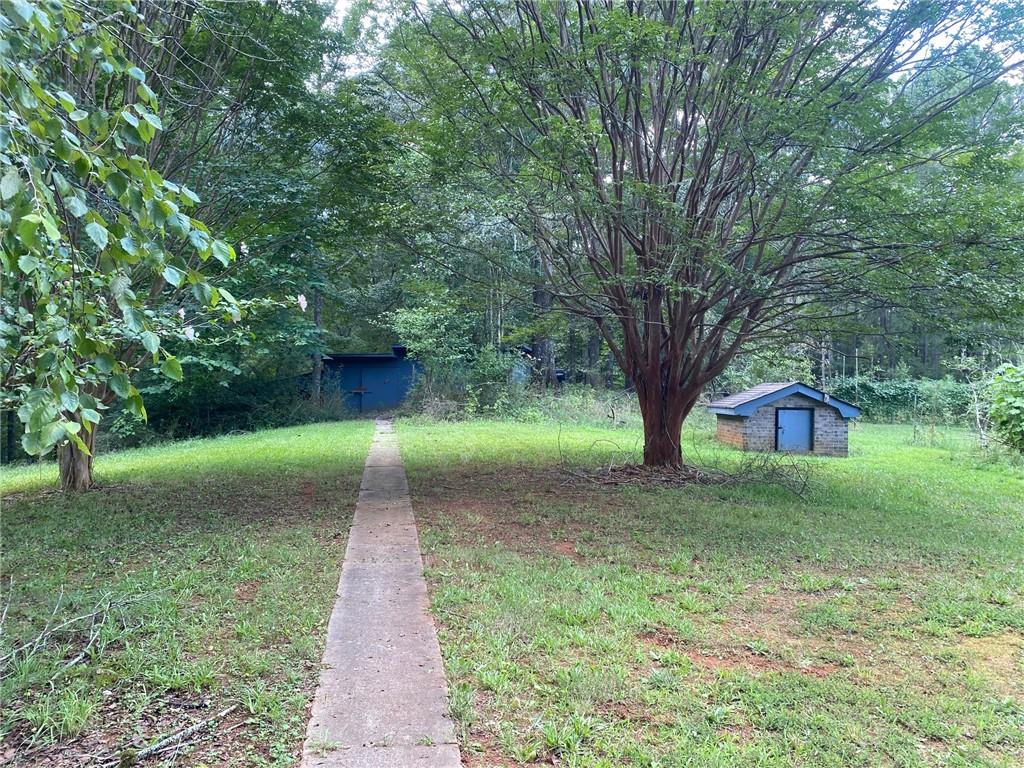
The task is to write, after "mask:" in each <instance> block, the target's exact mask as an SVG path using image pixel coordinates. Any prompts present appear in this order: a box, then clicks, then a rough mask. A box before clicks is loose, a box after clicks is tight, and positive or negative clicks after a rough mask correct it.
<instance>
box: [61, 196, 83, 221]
mask: <svg viewBox="0 0 1024 768" xmlns="http://www.w3.org/2000/svg"><path fill="white" fill-rule="evenodd" d="M64 205H65V207H66V208H67V209H68V213H70V214H71V215H72V216H74V217H75V218H76V219H80V218H82V217H83V216H85V214H87V213H88V212H89V206H87V205H86V204H85V201H84V200H82V198H80V197H69V198H68V199H67V200H66V201H65V203H64Z"/></svg>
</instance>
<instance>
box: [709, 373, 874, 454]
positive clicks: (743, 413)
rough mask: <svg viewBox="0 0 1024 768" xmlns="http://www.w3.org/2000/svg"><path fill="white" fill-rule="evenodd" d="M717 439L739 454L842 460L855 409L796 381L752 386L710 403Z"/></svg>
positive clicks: (847, 448) (844, 402) (858, 410)
mask: <svg viewBox="0 0 1024 768" xmlns="http://www.w3.org/2000/svg"><path fill="white" fill-rule="evenodd" d="M708 410H709V411H710V412H711V413H713V414H715V415H716V416H717V417H718V429H717V433H716V434H717V437H718V439H719V440H721V441H722V442H724V443H729V444H730V445H735V446H736V447H737V448H740V449H742V450H744V451H783V452H785V453H815V454H820V455H824V456H846V455H848V453H849V421H850V419H853V418H856V417H857V416H860V408H858V407H857V406H855V405H853V404H851V403H848V402H846V401H845V400H840V399H839V398H836V397H832V396H831V395H829V394H828V393H827V392H822V391H821V390H820V389H815V388H814V387H809V386H807V385H806V384H803V383H801V382H799V381H784V382H770V383H766V384H758V385H757V386H756V387H753V388H752V389H748V390H746V391H745V392H738V393H736V394H735V395H729V396H728V397H723V398H720V399H719V400H715V401H713V402H712V403H710V404H709V405H708Z"/></svg>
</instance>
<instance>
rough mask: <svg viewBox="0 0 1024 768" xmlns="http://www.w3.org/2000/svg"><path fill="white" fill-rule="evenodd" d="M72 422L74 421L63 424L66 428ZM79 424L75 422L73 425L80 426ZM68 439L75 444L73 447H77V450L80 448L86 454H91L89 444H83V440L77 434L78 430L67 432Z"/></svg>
mask: <svg viewBox="0 0 1024 768" xmlns="http://www.w3.org/2000/svg"><path fill="white" fill-rule="evenodd" d="M72 424H75V422H73V421H71V422H67V423H66V424H65V425H64V426H65V428H67V427H70V426H71V425H72ZM80 426H81V425H79V424H75V427H80ZM68 439H70V440H71V442H73V443H74V444H75V447H76V448H78V450H80V451H81V452H82V453H84V454H85V455H86V456H92V452H91V451H90V450H89V446H87V445H86V444H85V441H84V440H82V438H81V437H79V436H78V430H77V429H76V430H75V431H74V432H68Z"/></svg>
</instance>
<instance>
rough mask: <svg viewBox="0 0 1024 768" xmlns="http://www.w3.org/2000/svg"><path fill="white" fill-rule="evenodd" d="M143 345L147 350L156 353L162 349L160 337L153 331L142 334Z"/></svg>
mask: <svg viewBox="0 0 1024 768" xmlns="http://www.w3.org/2000/svg"><path fill="white" fill-rule="evenodd" d="M142 346H144V347H145V348H146V351H147V352H150V353H152V354H154V355H155V354H156V353H157V351H158V350H159V349H160V337H159V336H157V335H156V334H155V333H153V332H152V331H146V332H145V333H143V334H142Z"/></svg>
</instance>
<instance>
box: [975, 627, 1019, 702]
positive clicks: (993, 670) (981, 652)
mask: <svg viewBox="0 0 1024 768" xmlns="http://www.w3.org/2000/svg"><path fill="white" fill-rule="evenodd" d="M960 646H961V648H963V650H964V651H965V652H966V654H967V656H968V659H969V660H970V664H971V666H972V667H974V668H975V669H976V670H977V671H978V672H979V673H980V674H981V675H982V676H984V677H985V678H986V679H987V680H988V681H989V682H990V683H991V684H992V686H993V687H994V688H995V689H996V690H997V691H999V692H1001V693H1004V694H1006V695H1009V696H1019V695H1024V637H1021V635H1019V634H1017V633H1016V632H1003V633H1002V634H1001V635H991V636H988V637H968V638H967V639H965V640H964V641H963V642H962V643H961V644H960Z"/></svg>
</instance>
